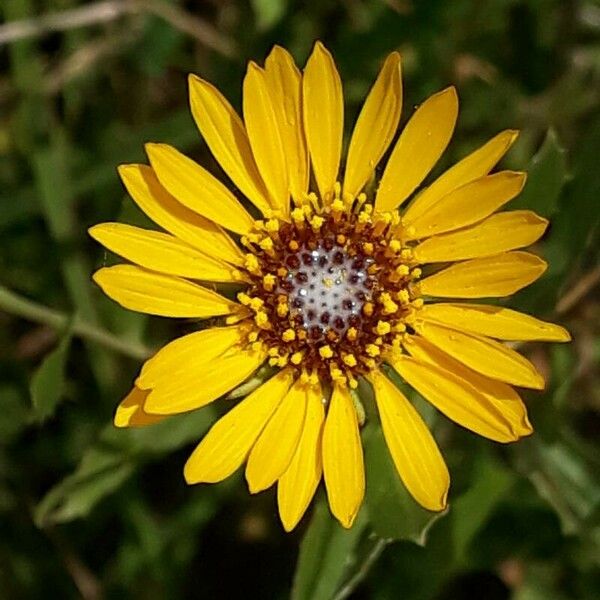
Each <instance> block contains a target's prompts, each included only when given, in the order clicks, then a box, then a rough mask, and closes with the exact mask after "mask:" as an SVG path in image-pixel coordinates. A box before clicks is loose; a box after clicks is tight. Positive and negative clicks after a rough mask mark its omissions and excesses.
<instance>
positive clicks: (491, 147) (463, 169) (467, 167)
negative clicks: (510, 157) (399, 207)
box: [404, 129, 519, 222]
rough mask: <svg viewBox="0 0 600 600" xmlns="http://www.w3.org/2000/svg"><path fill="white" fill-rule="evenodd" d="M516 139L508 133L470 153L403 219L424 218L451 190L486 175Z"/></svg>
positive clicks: (423, 193)
mask: <svg viewBox="0 0 600 600" xmlns="http://www.w3.org/2000/svg"><path fill="white" fill-rule="evenodd" d="M518 135H519V132H518V131H514V130H512V129H507V130H506V131H502V132H501V133H499V134H498V135H497V136H495V137H494V138H492V139H491V140H490V141H489V142H487V143H486V144H484V145H483V146H481V148H478V149H477V150H475V152H472V153H471V154H469V155H468V156H466V157H465V158H463V159H462V160H461V161H460V162H458V163H456V164H455V165H454V166H453V167H451V168H450V169H448V170H447V171H446V172H445V173H443V174H442V175H440V176H439V177H438V178H437V179H436V180H435V181H434V182H433V183H432V184H431V185H430V186H429V187H428V188H426V189H425V190H423V191H422V192H421V193H420V194H419V195H418V196H417V197H416V198H415V199H414V201H413V202H411V204H410V206H409V207H408V208H407V210H406V212H405V213H404V219H405V220H406V221H407V222H408V221H414V220H416V219H417V218H418V217H421V216H422V215H424V214H425V213H426V212H427V211H428V210H429V209H430V208H431V207H432V206H433V205H434V204H436V203H437V202H439V201H440V200H441V199H442V198H443V197H444V196H445V195H446V194H449V193H450V192H452V191H453V190H455V189H457V188H459V187H461V186H463V185H465V184H467V183H469V182H471V181H474V180H475V179H479V178H480V177H483V176H484V175H487V174H488V173H489V172H490V171H491V170H492V169H493V168H494V165H496V163H497V162H498V161H499V160H500V159H501V158H502V157H503V156H504V155H505V154H506V153H507V152H508V149H509V148H510V147H511V146H512V145H513V143H514V141H515V140H516V139H517V136H518Z"/></svg>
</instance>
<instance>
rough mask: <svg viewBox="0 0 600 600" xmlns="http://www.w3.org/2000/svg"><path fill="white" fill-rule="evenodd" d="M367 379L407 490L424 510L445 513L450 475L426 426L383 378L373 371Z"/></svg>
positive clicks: (386, 438) (384, 432)
mask: <svg viewBox="0 0 600 600" xmlns="http://www.w3.org/2000/svg"><path fill="white" fill-rule="evenodd" d="M369 379H370V381H371V383H372V384H373V388H374V390H375V401H376V402H377V408H378V410H379V416H380V418H381V427H382V429H383V435H384V437H385V441H386V443H387V446H388V448H389V451H390V454H391V455H392V459H393V461H394V464H395V465H396V470H397V471H398V474H399V475H400V478H401V479H402V481H403V483H404V485H405V486H406V489H408V491H409V492H410V493H411V495H412V496H413V497H414V499H415V500H416V501H417V502H418V503H419V504H421V506H423V507H424V508H426V509H427V510H444V508H446V500H447V497H448V488H449V487H450V475H449V473H448V469H447V468H446V463H445V462H444V459H443V458H442V455H441V453H440V450H439V448H438V446H437V444H436V443H435V440H434V439H433V436H432V435H431V433H430V432H429V430H428V429H427V425H425V423H424V422H423V419H421V417H420V415H419V413H418V412H417V411H416V410H415V408H414V407H413V405H412V404H411V403H410V402H409V401H408V399H407V398H406V397H405V396H404V394H402V392H401V391H400V390H399V389H398V388H397V387H396V386H395V385H394V384H393V383H392V382H391V381H390V380H389V379H388V378H387V377H385V375H383V374H382V373H381V372H379V371H374V372H373V373H372V374H371V376H370V377H369Z"/></svg>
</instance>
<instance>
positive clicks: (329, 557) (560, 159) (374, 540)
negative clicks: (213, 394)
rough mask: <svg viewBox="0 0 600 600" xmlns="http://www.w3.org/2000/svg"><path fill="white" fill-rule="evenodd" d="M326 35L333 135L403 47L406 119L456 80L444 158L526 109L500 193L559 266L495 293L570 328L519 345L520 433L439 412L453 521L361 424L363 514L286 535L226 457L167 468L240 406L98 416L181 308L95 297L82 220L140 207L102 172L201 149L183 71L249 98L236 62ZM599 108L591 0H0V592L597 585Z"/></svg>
mask: <svg viewBox="0 0 600 600" xmlns="http://www.w3.org/2000/svg"><path fill="white" fill-rule="evenodd" d="M110 9H112V12H111V10H110ZM80 10H84V13H85V14H86V15H92V18H91V19H90V21H89V22H88V23H87V24H82V23H81V22H77V21H76V19H75V15H81V14H82V13H80V12H78V11H80ZM44 15H54V17H52V18H49V19H48V18H43V16H44ZM23 20H25V23H23ZM315 39H321V40H323V41H324V42H325V43H326V45H327V46H328V47H329V48H330V49H331V50H332V51H333V53H334V55H335V57H336V60H337V62H338V64H339V67H340V70H341V74H342V78H343V81H344V90H345V95H346V98H347V107H348V108H347V120H346V124H347V131H348V130H349V128H350V126H351V122H352V119H353V118H354V116H355V115H356V113H357V110H358V107H359V106H360V100H361V98H363V97H364V95H365V93H366V92H367V90H368V88H369V85H370V82H371V81H372V80H373V78H374V76H375V74H376V72H377V69H378V66H379V65H380V64H381V61H382V59H383V57H384V56H385V55H386V53H388V52H389V51H391V50H394V49H398V50H400V51H401V53H402V55H403V71H404V84H405V109H404V117H403V118H404V119H406V117H407V115H408V114H409V113H410V107H412V106H414V105H416V104H418V103H419V102H421V101H422V100H423V99H424V98H425V97H426V96H427V95H428V94H430V93H431V92H434V91H436V90H438V89H441V88H442V87H445V86H446V85H448V84H455V85H456V86H457V88H458V91H459V95H460V97H461V102H462V110H461V116H460V119H459V124H458V127H457V132H456V135H455V139H454V141H453V143H452V145H451V148H450V150H449V152H448V153H447V155H446V156H445V157H444V159H443V161H442V162H443V164H442V165H440V168H442V167H444V166H447V165H449V164H451V163H452V162H453V161H454V160H456V159H457V158H459V157H461V156H463V155H464V154H465V153H466V152H468V151H469V150H471V149H473V148H474V147H476V146H477V145H478V144H480V143H481V142H483V141H484V140H486V139H487V138H489V137H491V136H492V135H493V134H495V133H496V132H498V131H499V130H501V129H503V128H506V127H512V128H519V129H521V130H522V133H521V136H520V139H519V141H518V143H517V145H516V147H515V148H514V150H513V151H512V152H511V153H510V155H509V156H508V157H507V159H506V160H505V164H506V166H508V167H509V168H523V167H525V166H528V170H529V173H530V177H529V182H528V184H527V188H526V189H525V191H524V193H523V195H522V196H521V198H520V199H518V200H517V201H516V202H515V204H518V205H519V206H520V207H528V208H534V209H535V210H537V211H538V212H540V213H541V214H544V215H546V216H549V217H551V218H552V226H551V229H550V230H549V232H548V234H547V235H546V236H545V238H544V239H543V240H542V242H541V243H540V244H539V245H538V247H537V250H538V251H539V252H540V253H542V254H543V255H544V256H545V257H546V258H547V259H548V260H549V262H550V268H549V270H548V272H547V274H546V275H545V276H544V278H543V279H542V280H540V281H539V282H538V283H537V284H536V285H534V286H533V287H532V288H531V289H529V290H526V291H524V292H522V293H520V294H519V295H518V296H517V297H515V298H514V299H512V300H511V305H512V306H515V307H517V308H520V309H523V310H530V311H535V312H536V313H537V314H539V315H540V316H544V317H548V318H553V319H556V320H558V321H559V322H562V323H563V324H565V325H567V326H568V327H569V329H570V330H571V331H572V333H573V335H574V342H573V343H572V344H571V345H569V346H560V347H558V346H546V347H542V346H541V345H535V344H530V345H528V346H527V347H525V348H523V350H524V351H525V352H526V354H527V355H528V356H529V357H530V358H531V359H532V360H534V361H535V363H536V364H537V365H538V367H539V368H540V369H541V370H542V371H543V372H545V373H546V374H547V375H548V380H549V385H548V388H547V390H546V392H545V393H540V394H529V395H528V397H527V401H528V403H529V406H530V410H531V420H532V422H533V424H534V426H535V428H536V433H535V435H534V436H533V437H532V438H530V439H528V440H525V441H523V442H520V443H518V444H516V445H513V446H510V447H502V446H499V445H494V444H492V443H491V442H487V441H485V440H481V439H477V438H476V437H475V436H474V435H471V434H469V433H467V432H465V431H463V430H460V429H459V428H457V427H455V426H451V425H450V424H449V423H448V422H447V421H446V420H445V419H444V418H442V417H436V420H435V422H433V421H432V423H433V424H434V426H435V434H436V438H437V439H438V440H439V442H440V444H441V446H442V447H443V450H444V454H445V456H446V458H447V460H448V463H449V468H450V471H451V473H452V477H453V486H452V490H451V506H450V509H449V511H448V513H447V514H446V515H442V516H441V517H439V518H438V519H437V520H433V519H432V518H431V516H430V515H428V514H426V513H423V511H421V513H418V512H417V511H418V509H417V508H416V507H415V506H414V505H413V504H411V502H412V501H411V500H410V498H408V497H407V496H406V492H405V491H404V489H403V488H402V486H401V484H400V482H399V480H398V479H397V476H396V474H395V472H394V470H393V467H392V465H391V461H390V460H389V458H388V457H387V454H386V453H385V448H384V446H383V444H382V440H381V433H380V431H379V430H378V428H377V427H378V426H377V422H376V419H375V418H371V419H370V423H369V426H368V427H367V428H366V430H365V432H364V438H365V445H366V461H367V465H368V467H369V468H370V470H369V473H376V476H373V477H372V478H371V480H370V483H369V484H368V486H369V487H368V490H367V500H366V502H365V507H364V508H363V510H362V512H361V514H360V515H359V517H358V520H357V524H356V525H355V527H354V529H352V530H351V531H349V532H347V531H343V530H341V529H340V528H339V527H338V526H337V525H336V524H335V523H333V521H332V520H331V518H330V517H329V514H328V511H327V509H326V507H325V505H324V503H323V498H322V497H320V499H319V500H318V501H317V502H316V506H315V507H314V509H313V512H312V515H310V514H309V515H308V516H307V518H306V519H305V520H304V522H303V523H302V524H301V526H300V527H299V528H298V531H296V532H295V533H293V534H291V535H287V534H284V533H283V530H282V528H281V527H280V525H279V522H278V518H277V515H276V508H275V499H274V495H273V493H272V492H267V493H264V494H261V495H259V496H257V497H251V496H249V495H248V494H247V492H246V490H245V486H244V485H243V482H242V480H241V477H239V475H237V476H234V477H232V478H231V479H230V480H228V481H226V482H224V483H223V484H220V485H216V486H206V487H205V486H200V487H196V488H189V487H187V486H186V485H185V483H184V481H183V478H182V475H181V468H182V465H183V462H184V460H185V457H186V455H187V453H188V452H189V451H190V450H191V448H192V447H193V444H194V443H195V442H196V441H197V440H199V439H200V437H201V436H202V435H203V433H204V432H205V431H206V430H207V428H208V427H209V426H210V424H211V423H212V422H213V421H214V419H215V418H216V417H217V416H218V414H219V413H220V412H221V411H223V410H224V409H225V406H226V405H227V402H228V401H225V402H222V403H217V404H216V405H215V406H214V407H209V408H205V409H203V410H201V411H199V412H197V413H194V414H192V415H186V416H183V417H181V418H179V417H178V418H175V419H173V420H170V421H169V422H167V423H161V424H159V425H157V426H153V427H151V428H148V429H145V430H139V431H121V430H115V429H114V428H113V426H112V424H111V418H112V413H113V410H114V407H115V405H116V403H117V401H118V400H119V399H120V398H121V397H122V396H123V395H124V394H125V393H126V392H127V391H128V388H129V386H130V385H131V381H132V378H133V376H134V374H135V372H136V369H137V368H138V366H139V361H140V358H141V357H142V356H144V355H145V354H146V352H147V350H146V348H154V347H157V346H158V345H159V344H161V343H163V342H164V341H165V340H168V339H171V338H173V337H175V336H176V335H179V334H181V333H183V332H188V331H191V330H193V329H194V327H195V324H194V323H192V322H184V323H172V322H170V321H167V320H163V319H159V318H151V319H149V318H147V317H145V316H143V315H137V314H133V313H129V312H127V311H124V310H122V309H120V308H119V307H118V306H116V305H115V304H114V303H111V302H110V301H109V300H107V299H106V298H104V297H102V295H101V294H100V293H99V291H98V290H97V289H96V288H95V287H94V286H93V285H92V284H91V282H90V273H91V272H92V270H93V268H94V267H98V266H101V265H103V264H105V263H106V262H107V261H108V260H112V259H110V258H109V257H108V256H107V255H106V253H104V252H103V251H101V250H100V249H99V248H98V247H97V246H96V245H95V244H93V243H92V242H91V241H90V240H89V239H88V238H87V236H86V229H87V227H88V226H90V225H92V224H94V223H97V222H101V221H107V220H123V221H126V222H130V223H136V224H137V223H145V221H144V217H143V216H142V215H140V214H139V213H138V212H137V211H136V210H135V209H134V207H133V204H132V203H131V202H130V201H129V200H128V199H127V198H126V196H125V194H124V191H123V189H122V187H121V185H120V183H119V181H118V179H117V175H116V170H115V167H116V165H117V164H119V163H121V162H134V161H141V160H144V155H143V144H144V142H147V141H162V142H168V143H172V144H174V145H176V146H177V147H178V148H180V149H181V150H183V151H185V152H187V153H189V154H191V155H193V156H194V157H195V158H197V159H198V160H199V161H201V162H202V163H203V164H205V165H207V166H209V167H210V168H211V169H216V168H217V167H216V165H215V164H214V161H213V160H212V159H211V157H210V155H209V154H208V152H207V149H206V147H205V146H204V144H203V142H202V141H201V140H200V138H199V136H198V134H197V131H196V129H195V127H194V125H193V122H192V120H191V117H190V116H189V114H188V109H187V91H186V75H187V73H189V72H196V73H199V74H201V75H202V76H203V77H205V78H207V79H209V80H211V81H212V82H213V83H215V84H216V85H217V86H218V87H219V88H220V89H221V90H223V92H224V93H225V94H226V95H227V96H228V97H229V98H231V99H232V101H233V102H234V103H237V105H238V106H239V99H240V91H241V78H242V76H243V73H244V69H245V65H246V62H247V60H249V59H256V60H262V59H263V58H264V57H265V55H266V53H267V52H268V51H269V49H270V47H271V46H272V45H273V44H274V43H279V44H281V45H284V46H286V47H288V48H289V49H290V50H291V51H292V53H294V55H295V56H296V58H297V59H298V61H299V62H300V63H302V62H303V61H304V60H305V58H306V56H307V54H308V52H309V51H310V48H311V46H312V44H313V42H314V40H315ZM599 104H600V5H599V4H598V3H597V2H595V1H594V0H567V1H564V0H481V1H477V2H474V1H469V0H454V1H453V2H445V1H442V0H422V1H421V0H387V1H383V0H343V1H340V2H335V1H333V0H308V1H305V2H300V1H292V0H248V1H236V0H206V1H204V2H191V1H188V2H184V1H173V2H166V1H163V0H147V1H141V2H137V3H136V2H88V3H84V2H81V1H78V0H36V1H34V0H3V1H2V2H1V3H0V184H1V185H0V239H1V241H2V244H1V250H0V311H1V312H0V532H1V533H0V597H1V598H9V599H12V598H38V597H39V598H42V597H44V598H47V597H52V598H76V597H83V598H86V599H92V600H95V599H98V598H102V597H119V598H144V599H153V598H157V599H158V598H160V599H162V598H199V597H201V598H205V597H206V598H238V597H239V598H251V597H259V598H285V597H288V596H289V595H290V594H291V595H292V597H293V598H295V599H311V600H315V599H317V600H318V599H326V598H332V597H334V598H337V599H338V600H340V599H341V598H345V597H348V596H349V595H351V596H352V597H355V598H375V599H381V600H383V599H392V598H403V599H405V600H418V599H429V598H436V599H440V600H443V599H448V600H451V599H452V600H454V599H459V600H460V599H471V598H490V599H492V600H494V599H496V598H498V599H504V598H514V599H516V600H537V599H542V598H543V599H545V600H546V599H548V598H552V599H558V600H560V599H563V598H565V599H566V598H581V599H586V600H587V599H590V600H593V599H596V598H598V597H600V480H599V478H598V473H600V460H599V458H598V457H599V456H600V452H598V434H599V432H600V414H599V408H600V387H599V383H600V374H599V373H598V369H597V365H598V358H599V356H600V327H599V316H600V309H599V303H598V283H599V281H600V268H599V266H598V254H599V244H598V237H599V233H598V224H599V222H600V211H599V209H598V204H599V199H600V178H599V177H598V156H599V155H600V111H599V110H598V109H599ZM415 402H416V403H417V404H418V405H419V408H421V406H420V404H419V399H418V398H415ZM366 409H367V415H369V414H370V413H369V410H370V408H369V405H368V402H367V406H366ZM371 409H372V407H371ZM372 416H373V415H372V414H371V417H372ZM425 416H427V414H425ZM434 521H435V522H434ZM296 565H297V566H296Z"/></svg>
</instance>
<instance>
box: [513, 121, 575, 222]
mask: <svg viewBox="0 0 600 600" xmlns="http://www.w3.org/2000/svg"><path fill="white" fill-rule="evenodd" d="M566 181H567V162H566V155H565V150H564V148H563V147H562V146H561V145H560V143H559V141H558V138H557V137H556V133H555V132H554V130H552V129H550V130H549V131H548V133H547V135H546V139H545V140H544V143H543V144H542V146H541V148H540V149H539V150H538V152H537V153H536V154H535V156H534V157H533V158H532V159H531V162H530V163H529V166H528V167H527V184H526V186H525V189H524V190H523V193H522V194H521V195H520V196H519V197H518V198H517V199H516V200H515V201H514V202H511V204H510V209H511V210H517V209H528V210H533V211H535V212H536V213H537V214H538V215H541V216H542V217H546V218H549V217H551V216H552V215H553V214H554V213H555V212H556V211H557V210H558V200H559V198H560V193H561V191H562V189H563V186H564V185H565V182H566Z"/></svg>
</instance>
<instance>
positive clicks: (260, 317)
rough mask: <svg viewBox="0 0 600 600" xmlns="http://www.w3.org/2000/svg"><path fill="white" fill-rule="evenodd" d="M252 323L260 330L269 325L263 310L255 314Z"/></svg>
mask: <svg viewBox="0 0 600 600" xmlns="http://www.w3.org/2000/svg"><path fill="white" fill-rule="evenodd" d="M254 322H255V323H256V324H257V325H258V326H259V327H260V328H261V329H266V328H267V325H268V324H269V317H268V316H267V313H266V312H265V311H264V310H260V311H259V312H257V313H256V315H255V316H254Z"/></svg>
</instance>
